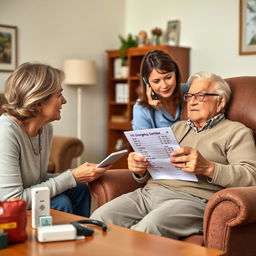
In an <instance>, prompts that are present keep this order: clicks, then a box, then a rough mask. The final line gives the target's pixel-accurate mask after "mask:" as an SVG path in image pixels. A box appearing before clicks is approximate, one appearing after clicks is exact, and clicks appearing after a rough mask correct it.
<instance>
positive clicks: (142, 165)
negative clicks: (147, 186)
mask: <svg viewBox="0 0 256 256" xmlns="http://www.w3.org/2000/svg"><path fill="white" fill-rule="evenodd" d="M127 162H128V168H129V170H130V171H131V172H133V173H136V174H138V175H140V176H144V174H145V172H146V171H147V168H149V167H150V164H149V163H148V161H147V160H146V159H145V158H143V157H141V156H138V155H137V154H136V153H135V152H132V153H130V154H129V156H128V159H127Z"/></svg>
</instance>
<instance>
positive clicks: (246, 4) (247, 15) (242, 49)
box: [239, 0, 256, 55]
mask: <svg viewBox="0 0 256 256" xmlns="http://www.w3.org/2000/svg"><path fill="white" fill-rule="evenodd" d="M239 16H240V17H239V21H240V22H239V23H240V24H239V25H240V28H239V54H240V55H249V54H256V29H255V28H256V0H240V15H239Z"/></svg>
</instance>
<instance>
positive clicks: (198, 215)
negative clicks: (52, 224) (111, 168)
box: [91, 186, 206, 239]
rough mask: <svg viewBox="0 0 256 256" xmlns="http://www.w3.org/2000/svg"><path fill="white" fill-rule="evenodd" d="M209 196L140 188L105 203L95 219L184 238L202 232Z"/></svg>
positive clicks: (93, 217) (154, 188)
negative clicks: (204, 197)
mask: <svg viewBox="0 0 256 256" xmlns="http://www.w3.org/2000/svg"><path fill="white" fill-rule="evenodd" d="M205 206H206V200H205V199H201V198H198V197H195V196H192V195H189V194H186V193H183V192H179V191H175V190H170V189H168V188H165V187H162V186H155V187H146V188H139V189H137V190H135V191H133V192H130V193H127V194H124V195H122V196H119V197H117V198H115V199H113V200H112V201H110V202H108V203H106V204H104V205H103V206H101V207H100V208H98V209H96V211H95V212H94V213H93V214H92V216H91V218H92V219H97V220H101V221H104V222H106V223H111V224H115V225H119V226H122V227H126V228H131V229H134V230H138V231H142V232H146V233H151V234H155V235H160V236H165V237H170V238H174V239H181V238H183V237H187V236H190V235H192V234H202V231H203V214H204V209H205Z"/></svg>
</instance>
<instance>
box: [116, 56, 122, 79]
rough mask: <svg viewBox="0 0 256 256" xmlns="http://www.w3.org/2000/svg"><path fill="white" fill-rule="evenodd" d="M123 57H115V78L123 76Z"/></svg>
mask: <svg viewBox="0 0 256 256" xmlns="http://www.w3.org/2000/svg"><path fill="white" fill-rule="evenodd" d="M121 77H122V73H121V59H120V58H115V59H114V78H121Z"/></svg>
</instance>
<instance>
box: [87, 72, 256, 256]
mask: <svg viewBox="0 0 256 256" xmlns="http://www.w3.org/2000/svg"><path fill="white" fill-rule="evenodd" d="M226 81H227V82H228V83H229V84H230V86H231V90H232V97H231V100H230V104H229V106H228V109H227V115H226V116H227V117H228V118H229V119H231V120H235V121H240V122H242V123H243V124H245V125H246V126H248V127H250V128H251V129H252V130H253V131H254V138H255V139H256V114H255V110H256V77H234V78H228V79H226ZM183 117H184V118H185V117H186V114H185V113H183ZM89 186H90V190H91V193H92V195H93V196H94V197H95V198H96V200H97V202H98V206H100V205H102V204H104V203H106V202H108V201H109V200H111V199H113V198H115V197H117V196H119V195H121V194H123V193H127V192H130V191H133V190H134V189H136V188H138V187H140V184H138V183H137V182H136V181H135V180H134V179H133V178H132V176H131V173H130V172H129V170H127V169H116V170H110V171H108V172H107V173H106V174H105V175H104V176H102V177H100V178H99V179H97V180H95V181H93V182H90V184H89ZM203 228H204V234H203V236H198V235H197V236H195V235H194V236H190V237H188V238H186V239H184V241H186V242H190V243H195V244H198V245H203V246H206V247H209V248H214V249H218V250H222V251H225V252H226V254H227V255H228V256H241V255H243V256H252V255H256V243H255V242H254V240H255V235H256V187H255V186H253V187H234V188H226V189H223V190H221V191H219V192H217V193H216V194H215V195H213V196H212V198H211V199H210V200H209V201H208V203H207V206H206V210H205V214H204V222H203Z"/></svg>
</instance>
